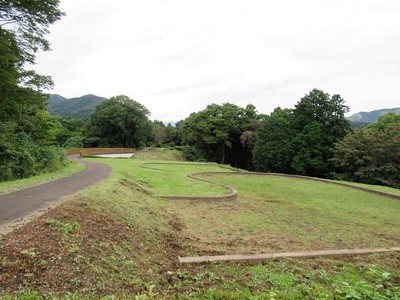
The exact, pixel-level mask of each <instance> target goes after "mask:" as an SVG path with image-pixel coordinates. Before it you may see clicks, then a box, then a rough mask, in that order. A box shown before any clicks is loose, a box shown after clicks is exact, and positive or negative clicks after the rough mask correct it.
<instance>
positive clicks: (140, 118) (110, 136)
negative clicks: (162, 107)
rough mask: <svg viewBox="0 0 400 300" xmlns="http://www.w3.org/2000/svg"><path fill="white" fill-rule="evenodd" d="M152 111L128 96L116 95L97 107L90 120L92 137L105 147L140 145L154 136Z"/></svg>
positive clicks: (90, 137) (90, 134)
mask: <svg viewBox="0 0 400 300" xmlns="http://www.w3.org/2000/svg"><path fill="white" fill-rule="evenodd" d="M149 114H150V112H149V110H148V109H147V108H146V107H144V106H143V105H142V104H140V103H139V102H137V101H135V100H132V99H130V98H129V97H128V96H123V95H122V96H116V97H111V98H110V99H107V100H104V101H103V102H101V103H99V104H98V105H97V106H96V109H95V111H94V112H93V113H92V114H91V116H90V120H89V134H88V136H89V139H91V140H92V141H96V142H95V143H97V145H92V146H102V147H128V148H133V147H139V146H141V145H142V144H145V143H146V142H147V141H149V140H151V138H152V127H151V123H150V121H149V119H148V115H149Z"/></svg>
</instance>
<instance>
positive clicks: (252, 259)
mask: <svg viewBox="0 0 400 300" xmlns="http://www.w3.org/2000/svg"><path fill="white" fill-rule="evenodd" d="M385 252H400V247H393V248H369V249H340V250H321V251H307V252H281V253H265V254H235V255H215V256H193V257H180V256H179V258H178V259H179V262H180V263H181V264H196V263H210V262H218V261H234V262H243V263H253V264H256V263H260V262H264V261H267V260H271V259H279V258H317V257H342V256H349V255H362V254H374V253H385Z"/></svg>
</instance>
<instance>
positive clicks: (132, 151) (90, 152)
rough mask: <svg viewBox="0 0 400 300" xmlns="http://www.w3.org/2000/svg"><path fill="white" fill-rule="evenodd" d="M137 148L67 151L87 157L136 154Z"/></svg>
mask: <svg viewBox="0 0 400 300" xmlns="http://www.w3.org/2000/svg"><path fill="white" fill-rule="evenodd" d="M134 152H136V148H75V149H67V150H66V153H67V154H68V155H70V154H79V155H80V156H81V157H82V156H85V155H93V154H105V153H134Z"/></svg>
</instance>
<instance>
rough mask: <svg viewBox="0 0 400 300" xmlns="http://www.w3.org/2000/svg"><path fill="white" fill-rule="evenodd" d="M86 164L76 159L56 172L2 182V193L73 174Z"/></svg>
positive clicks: (0, 188) (0, 191) (0, 193)
mask: <svg viewBox="0 0 400 300" xmlns="http://www.w3.org/2000/svg"><path fill="white" fill-rule="evenodd" d="M84 168H85V165H83V164H81V163H78V162H76V161H70V162H69V164H68V166H66V167H65V168H62V169H61V170H57V171H54V172H49V173H45V174H41V175H36V176H32V177H29V178H24V179H18V180H13V181H5V182H0V195H4V194H9V193H12V192H16V191H19V190H23V189H26V188H30V187H33V186H37V185H41V184H44V183H48V182H51V181H55V180H58V179H61V178H64V177H68V176H71V175H73V174H75V173H78V172H79V171H82V170H83V169H84Z"/></svg>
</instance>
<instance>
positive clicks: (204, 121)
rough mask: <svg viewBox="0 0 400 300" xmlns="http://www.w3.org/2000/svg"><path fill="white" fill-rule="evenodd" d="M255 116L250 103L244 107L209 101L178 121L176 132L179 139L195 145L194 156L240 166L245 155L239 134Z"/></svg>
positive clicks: (243, 164)
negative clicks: (198, 110)
mask: <svg viewBox="0 0 400 300" xmlns="http://www.w3.org/2000/svg"><path fill="white" fill-rule="evenodd" d="M257 118H258V116H257V111H256V109H255V107H254V106H253V105H251V104H249V105H247V106H246V107H245V108H241V107H238V106H236V105H234V104H231V103H224V104H223V105H218V104H210V105H208V106H207V108H206V109H204V110H202V111H200V112H197V113H192V114H191V115H190V116H189V117H188V118H186V119H185V120H184V121H182V123H181V124H179V132H180V136H181V139H182V142H183V143H185V144H187V145H189V146H194V147H196V148H197V151H198V152H199V153H201V155H198V156H200V157H201V156H204V157H205V158H206V159H207V160H209V161H215V162H219V163H222V164H225V163H229V164H231V165H233V166H238V165H242V166H243V167H244V166H246V165H247V162H246V159H247V156H246V151H245V149H244V147H243V145H242V144H241V143H240V136H241V135H242V134H243V132H245V131H248V130H250V129H251V125H252V124H253V123H255V122H256V121H257Z"/></svg>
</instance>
